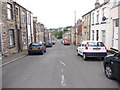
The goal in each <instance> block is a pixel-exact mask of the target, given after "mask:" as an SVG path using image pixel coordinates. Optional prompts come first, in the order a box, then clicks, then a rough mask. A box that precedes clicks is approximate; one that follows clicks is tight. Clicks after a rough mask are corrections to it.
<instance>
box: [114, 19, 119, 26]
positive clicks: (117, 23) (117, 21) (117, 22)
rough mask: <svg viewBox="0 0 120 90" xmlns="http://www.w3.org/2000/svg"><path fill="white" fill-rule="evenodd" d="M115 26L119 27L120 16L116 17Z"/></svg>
mask: <svg viewBox="0 0 120 90" xmlns="http://www.w3.org/2000/svg"><path fill="white" fill-rule="evenodd" d="M114 24H115V27H119V18H117V19H114Z"/></svg>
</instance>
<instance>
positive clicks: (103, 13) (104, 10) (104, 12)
mask: <svg viewBox="0 0 120 90" xmlns="http://www.w3.org/2000/svg"><path fill="white" fill-rule="evenodd" d="M102 16H103V17H106V7H104V8H103V9H102Z"/></svg>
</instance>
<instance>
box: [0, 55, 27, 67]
mask: <svg viewBox="0 0 120 90" xmlns="http://www.w3.org/2000/svg"><path fill="white" fill-rule="evenodd" d="M25 56H27V55H23V56H21V57H18V58H16V59H13V60H11V61H8V62H6V63H3V64H1V65H0V67H3V66H5V65H7V64H10V63H12V62H15V61H17V60H19V59H21V58H23V57H25Z"/></svg>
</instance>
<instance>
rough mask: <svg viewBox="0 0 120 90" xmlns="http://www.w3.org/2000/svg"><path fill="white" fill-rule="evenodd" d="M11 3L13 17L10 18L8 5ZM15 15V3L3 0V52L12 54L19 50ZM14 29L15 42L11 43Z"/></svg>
mask: <svg viewBox="0 0 120 90" xmlns="http://www.w3.org/2000/svg"><path fill="white" fill-rule="evenodd" d="M8 3H9V5H11V6H10V7H11V12H12V14H11V19H8V13H7V8H8V7H7V5H8ZM14 21H15V17H14V4H13V1H11V0H10V1H9V0H8V1H7V2H2V23H3V24H2V53H3V54H12V53H16V52H17V51H18V50H17V38H16V37H17V32H16V28H15V22H14ZM9 30H12V32H13V34H14V41H13V44H11V45H10V32H9Z"/></svg>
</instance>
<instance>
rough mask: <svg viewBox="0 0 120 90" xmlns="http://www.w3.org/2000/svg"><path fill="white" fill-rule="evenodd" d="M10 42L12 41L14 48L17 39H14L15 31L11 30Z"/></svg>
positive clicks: (11, 44) (11, 45)
mask: <svg viewBox="0 0 120 90" xmlns="http://www.w3.org/2000/svg"><path fill="white" fill-rule="evenodd" d="M9 40H10V47H13V46H14V45H15V38H14V30H13V29H10V30H9Z"/></svg>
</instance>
